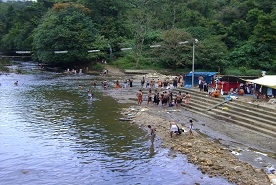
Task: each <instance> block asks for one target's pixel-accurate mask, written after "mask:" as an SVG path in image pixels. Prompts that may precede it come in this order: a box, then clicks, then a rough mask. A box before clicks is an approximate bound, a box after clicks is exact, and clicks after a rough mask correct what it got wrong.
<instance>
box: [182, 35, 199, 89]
mask: <svg viewBox="0 0 276 185" xmlns="http://www.w3.org/2000/svg"><path fill="white" fill-rule="evenodd" d="M192 42H193V59H192V88H193V87H194V77H195V44H196V43H198V39H193V40H192ZM187 43H189V41H184V42H178V44H187Z"/></svg>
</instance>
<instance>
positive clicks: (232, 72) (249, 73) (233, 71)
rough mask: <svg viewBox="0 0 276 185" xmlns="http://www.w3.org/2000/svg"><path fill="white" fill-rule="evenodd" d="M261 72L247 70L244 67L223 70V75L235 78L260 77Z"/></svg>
mask: <svg viewBox="0 0 276 185" xmlns="http://www.w3.org/2000/svg"><path fill="white" fill-rule="evenodd" d="M261 72H262V71H261V70H259V69H247V68H245V67H240V68H226V69H224V70H223V74H225V75H236V76H260V75H261Z"/></svg>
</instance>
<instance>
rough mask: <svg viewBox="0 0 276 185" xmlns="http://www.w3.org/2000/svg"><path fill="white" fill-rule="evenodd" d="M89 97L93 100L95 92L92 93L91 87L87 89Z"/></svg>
mask: <svg viewBox="0 0 276 185" xmlns="http://www.w3.org/2000/svg"><path fill="white" fill-rule="evenodd" d="M87 97H88V99H89V100H92V98H93V94H92V91H91V89H88V91H87Z"/></svg>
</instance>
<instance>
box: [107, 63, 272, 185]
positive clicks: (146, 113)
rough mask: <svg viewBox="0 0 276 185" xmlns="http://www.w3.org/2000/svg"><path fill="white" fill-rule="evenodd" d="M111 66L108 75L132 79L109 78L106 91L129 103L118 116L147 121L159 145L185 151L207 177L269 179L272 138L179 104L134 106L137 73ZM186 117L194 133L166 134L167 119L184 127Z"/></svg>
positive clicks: (246, 181) (242, 180)
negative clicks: (129, 83)
mask: <svg viewBox="0 0 276 185" xmlns="http://www.w3.org/2000/svg"><path fill="white" fill-rule="evenodd" d="M111 70H112V72H113V73H112V72H111V73H110V74H109V75H110V77H111V78H114V79H118V80H119V81H122V80H123V79H124V78H126V79H128V78H130V77H131V78H133V79H134V87H132V88H126V89H123V88H119V89H114V88H112V82H110V84H111V88H110V89H108V90H107V91H106V92H107V93H108V95H110V96H111V97H113V98H114V99H115V100H117V101H118V102H119V103H128V104H133V105H131V106H130V107H129V108H127V109H124V110H122V117H124V118H126V117H128V116H130V115H131V120H132V121H130V123H134V124H137V125H139V126H140V127H142V128H145V129H146V127H147V125H152V126H153V127H155V128H156V129H157V137H158V138H159V139H160V140H161V145H162V147H166V148H171V150H175V151H178V152H180V153H182V154H185V155H186V156H187V158H188V161H189V162H191V163H193V164H195V165H197V166H198V168H199V169H200V170H201V171H202V173H206V174H208V175H209V176H210V177H214V176H221V177H224V178H227V179H228V181H229V182H232V183H235V184H252V185H253V184H254V185H255V184H271V183H273V178H275V174H273V173H275V171H273V169H274V166H275V165H276V161H275V160H274V159H273V158H271V157H270V156H275V151H276V146H275V141H276V140H275V139H274V140H273V139H272V138H266V137H264V136H262V135H257V134H255V133H253V132H250V131H249V130H246V129H245V128H241V127H238V126H235V125H233V124H230V123H226V122H224V121H221V120H216V119H213V118H209V117H204V116H202V115H198V114H195V113H192V112H190V111H189V110H188V109H187V108H183V107H182V108H181V109H180V110H176V109H175V107H166V108H163V107H161V106H160V105H159V106H158V107H156V106H154V105H147V103H146V102H143V103H142V105H141V106H138V105H137V104H136V101H133V100H135V98H136V96H135V94H136V91H137V90H139V88H140V79H139V78H140V77H141V75H140V76H139V75H138V76H137V75H133V76H131V75H128V76H124V74H123V73H122V72H121V71H116V69H111ZM109 71H110V70H109ZM116 72H117V73H116ZM118 74H119V75H118ZM189 119H193V120H194V126H195V132H194V134H195V135H194V136H189V134H188V132H183V133H182V134H181V135H179V136H177V135H174V136H173V138H170V137H169V121H171V120H174V121H176V122H177V123H178V124H179V125H180V126H181V127H182V128H183V129H184V130H185V131H187V130H188V126H189V123H188V120H189ZM269 178H270V179H269ZM270 181H271V182H270Z"/></svg>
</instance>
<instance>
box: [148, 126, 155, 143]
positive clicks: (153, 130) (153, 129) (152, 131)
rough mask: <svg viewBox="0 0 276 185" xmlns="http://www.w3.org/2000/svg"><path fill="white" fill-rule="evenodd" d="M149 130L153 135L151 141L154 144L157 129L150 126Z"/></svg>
mask: <svg viewBox="0 0 276 185" xmlns="http://www.w3.org/2000/svg"><path fill="white" fill-rule="evenodd" d="M148 128H149V129H150V135H151V137H150V141H151V143H153V142H154V139H155V136H156V129H155V128H153V127H151V125H148Z"/></svg>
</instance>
